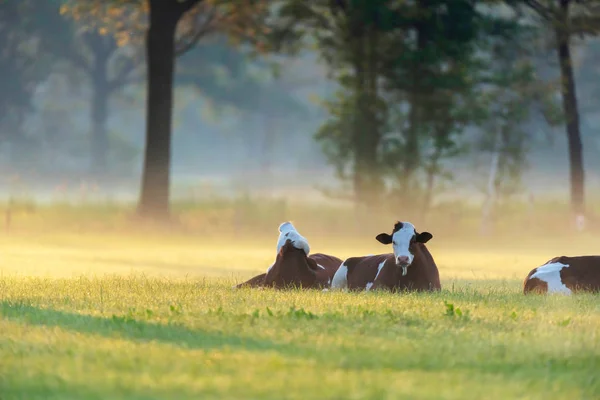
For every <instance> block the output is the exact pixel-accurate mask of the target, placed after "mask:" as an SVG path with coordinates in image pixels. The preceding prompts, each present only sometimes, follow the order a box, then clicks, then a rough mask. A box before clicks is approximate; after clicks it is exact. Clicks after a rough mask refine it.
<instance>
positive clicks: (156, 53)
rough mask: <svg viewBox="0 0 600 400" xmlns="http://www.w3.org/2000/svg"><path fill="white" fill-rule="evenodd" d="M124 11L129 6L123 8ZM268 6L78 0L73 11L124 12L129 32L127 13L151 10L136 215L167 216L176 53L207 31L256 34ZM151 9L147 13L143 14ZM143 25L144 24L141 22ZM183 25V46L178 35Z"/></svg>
mask: <svg viewBox="0 0 600 400" xmlns="http://www.w3.org/2000/svg"><path fill="white" fill-rule="evenodd" d="M123 10H125V11H123ZM264 10H265V4H264V2H262V1H253V0H244V1H227V0H221V1H219V0H148V1H143V0H132V1H126V0H121V1H119V0H112V1H110V2H109V3H106V2H102V1H100V0H93V1H85V2H83V1H78V2H76V3H75V4H73V6H72V8H71V13H74V14H84V15H89V14H96V15H97V14H100V16H101V17H100V18H101V19H106V18H108V19H109V20H110V19H111V18H110V17H111V16H113V17H114V16H116V17H121V18H120V19H119V22H120V25H119V24H117V25H118V26H117V27H116V30H117V33H121V34H122V33H123V32H126V31H127V29H126V28H124V27H126V24H125V23H123V22H122V21H123V15H125V16H126V17H127V19H131V14H136V15H138V14H140V15H147V19H146V20H145V21H144V22H145V23H147V28H146V29H145V31H146V33H145V47H146V62H147V72H148V76H147V105H146V143H145V151H144V166H143V172H142V182H141V190H140V199H139V203H138V214H139V215H140V216H142V217H156V218H160V219H163V218H168V217H169V214H170V213H169V191H170V166H171V133H172V110H173V79H174V67H175V56H176V55H177V54H182V53H184V52H186V51H188V50H189V49H191V48H192V47H193V46H194V44H195V43H196V42H197V41H198V40H199V39H201V38H202V37H205V36H206V35H208V34H211V33H215V32H220V33H222V34H229V35H232V36H235V37H238V38H239V37H252V36H254V34H255V33H256V32H257V29H256V28H257V26H259V25H256V24H255V22H256V21H257V20H259V19H260V17H261V16H262V15H263V11H264ZM145 13H147V14H145ZM142 25H144V23H143V24H142ZM178 27H180V41H178V44H179V45H180V46H179V47H178V46H177V44H176V34H177V30H178Z"/></svg>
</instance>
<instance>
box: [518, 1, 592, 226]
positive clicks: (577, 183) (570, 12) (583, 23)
mask: <svg viewBox="0 0 600 400" xmlns="http://www.w3.org/2000/svg"><path fill="white" fill-rule="evenodd" d="M524 3H525V4H526V5H527V6H528V7H529V8H530V10H532V11H533V12H534V13H536V14H537V15H538V16H539V17H540V18H541V19H542V21H543V22H544V23H546V24H548V27H549V28H550V29H551V31H552V32H553V34H554V38H555V46H556V54H557V57H558V62H559V65H560V73H561V94H562V101H563V110H564V114H565V118H566V134H567V141H568V146H569V168H570V178H571V179H570V180H571V188H570V195H571V211H572V212H573V214H574V215H575V216H576V218H578V219H580V218H583V216H584V215H585V174H584V161H583V144H582V140H581V131H580V121H579V108H578V105H577V92H576V85H575V77H574V73H573V65H572V57H571V48H572V42H573V38H574V37H575V36H582V37H583V36H595V35H598V34H600V7H599V6H598V3H597V2H596V1H586V0H524Z"/></svg>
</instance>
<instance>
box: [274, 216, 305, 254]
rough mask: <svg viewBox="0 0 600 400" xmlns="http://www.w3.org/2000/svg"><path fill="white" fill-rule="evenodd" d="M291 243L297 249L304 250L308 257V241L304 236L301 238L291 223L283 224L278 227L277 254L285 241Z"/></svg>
mask: <svg viewBox="0 0 600 400" xmlns="http://www.w3.org/2000/svg"><path fill="white" fill-rule="evenodd" d="M288 239H289V240H291V241H292V245H293V246H294V247H295V248H297V249H299V250H304V253H306V255H307V256H308V255H309V254H310V246H309V245H308V240H306V238H305V237H304V236H302V235H301V234H300V233H298V231H297V230H296V228H295V227H294V225H292V223H291V222H284V223H283V224H281V225H279V239H278V240H277V254H279V250H281V248H282V247H283V245H284V244H285V242H286V241H287V240H288Z"/></svg>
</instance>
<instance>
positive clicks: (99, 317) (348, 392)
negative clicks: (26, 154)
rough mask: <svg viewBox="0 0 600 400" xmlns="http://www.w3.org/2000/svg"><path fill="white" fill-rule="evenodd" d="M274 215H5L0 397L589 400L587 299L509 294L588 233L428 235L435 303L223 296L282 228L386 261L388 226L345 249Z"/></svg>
mask: <svg viewBox="0 0 600 400" xmlns="http://www.w3.org/2000/svg"><path fill="white" fill-rule="evenodd" d="M271 208H273V207H271ZM291 210H292V211H290V212H289V213H288V214H285V213H283V214H276V215H274V216H273V217H272V218H271V219H267V221H266V222H264V224H261V225H259V224H258V223H257V224H255V225H254V226H253V225H252V224H251V223H250V222H249V220H248V218H255V219H256V220H257V221H259V220H260V221H264V220H265V217H264V214H261V213H260V212H258V211H256V210H254V211H248V210H247V212H242V213H237V214H235V215H238V218H237V219H234V220H232V221H233V222H232V225H231V226H230V225H228V224H224V223H223V220H224V217H223V215H225V214H227V215H229V214H231V212H230V211H231V210H229V211H228V210H226V209H224V208H223V207H221V208H219V207H206V208H204V209H202V210H195V211H194V210H192V209H191V208H186V207H182V208H181V209H180V210H179V214H180V215H181V216H182V217H181V220H182V221H184V223H182V224H180V225H177V226H174V227H154V226H148V225H144V224H142V223H141V222H138V221H135V220H131V219H129V218H128V217H127V216H126V215H127V212H126V211H123V210H120V209H118V208H116V207H112V206H111V207H108V206H106V207H101V208H96V209H90V208H78V207H70V206H64V207H53V208H49V209H42V208H39V209H36V210H34V211H31V210H29V211H22V210H21V211H19V212H15V213H14V214H13V215H12V216H11V222H10V224H7V226H6V227H5V228H6V229H5V230H4V232H2V233H1V234H0V360H1V361H0V399H2V400H8V399H188V398H190V399H192V398H193V399H197V398H201V399H213V398H214V399H436V400H437V399H461V400H463V399H484V398H485V399H544V400H550V399H570V400H574V399H598V398H600V375H599V374H598V370H599V369H600V302H599V301H598V297H597V296H594V295H577V296H573V297H564V296H527V297H525V296H523V295H522V293H521V284H522V280H523V278H524V277H525V275H526V274H527V272H528V271H529V270H530V269H531V268H534V267H535V266H537V265H539V264H540V263H543V262H545V261H547V260H548V259H550V258H551V257H553V256H555V255H561V254H568V255H571V254H594V253H595V252H596V249H597V243H598V237H597V236H596V235H594V234H593V233H589V234H581V235H577V236H573V235H571V236H567V235H566V234H564V233H563V234H556V235H546V236H543V235H539V234H534V233H532V232H533V230H532V229H533V228H532V227H531V226H528V227H527V228H528V229H526V230H525V231H524V232H522V233H521V234H519V232H518V230H515V233H512V234H504V235H499V236H496V237H487V238H482V237H479V236H478V234H477V233H475V232H472V233H473V234H472V235H470V236H469V235H467V234H466V233H464V232H468V231H469V229H470V228H469V227H466V228H465V227H463V228H461V229H462V231H461V232H462V233H464V234H461V235H457V232H456V229H457V228H456V225H455V226H447V224H446V225H445V226H442V225H439V226H433V227H432V228H429V227H428V229H427V230H429V231H431V232H432V233H433V234H434V239H432V241H431V242H430V244H429V245H428V247H429V248H430V249H431V252H432V253H433V255H434V257H435V258H436V261H437V264H438V267H439V269H440V275H441V278H442V285H443V290H442V291H441V292H440V293H435V294H414V293H413V294H390V293H377V292H369V293H339V292H325V293H323V292H319V291H304V292H302V291H274V290H252V289H243V290H233V289H232V288H231V286H232V285H233V284H235V283H237V282H240V281H242V280H244V279H247V278H249V277H251V276H253V275H254V274H256V273H260V272H263V271H264V270H265V268H266V267H267V266H268V265H269V264H270V263H271V262H272V260H273V258H274V249H275V243H276V239H277V223H276V221H279V222H281V221H280V220H281V219H282V218H285V219H292V220H293V221H294V222H295V223H296V226H297V227H298V229H300V230H301V232H303V234H304V233H305V234H306V236H307V237H308V238H309V240H310V241H311V244H312V251H313V252H327V253H331V254H335V255H337V256H339V257H342V258H343V257H347V256H350V255H356V254H369V253H378V252H384V251H387V249H386V248H385V247H383V246H382V245H380V244H379V243H377V242H376V241H375V240H374V239H373V237H372V236H374V235H372V234H371V233H374V234H376V233H379V231H378V230H377V231H376V230H375V229H383V230H387V229H388V228H391V224H390V223H387V224H385V223H383V222H378V221H374V222H373V223H374V225H376V224H380V225H379V226H376V227H374V228H372V230H373V232H370V231H369V230H367V232H366V233H365V235H364V236H360V235H356V234H354V233H353V231H352V230H351V228H349V227H348V226H345V227H344V223H343V222H339V218H343V217H341V216H339V215H335V214H332V213H327V212H324V213H323V214H322V215H317V216H315V215H313V214H311V213H310V212H309V211H307V210H304V211H302V210H300V209H299V208H298V207H292V208H291ZM302 213H304V214H302ZM240 215H242V216H244V215H245V217H244V218H247V219H246V220H243V223H242V224H240V223H239V218H240V217H239V216H240ZM309 215H310V216H311V217H310V218H309ZM347 217H348V218H349V216H347ZM311 218H312V219H311ZM327 219H330V220H332V221H337V225H335V226H334V228H332V230H331V231H332V232H335V234H328V231H327V227H326V226H324V224H322V223H321V224H320V223H319V222H318V221H326V220H327ZM236 221H237V222H238V223H237V225H236V223H235V222H236ZM555 221H556V219H555ZM211 224H212V225H211ZM9 225H10V226H9ZM346 225H348V224H346ZM388 225H390V226H388ZM207 226H208V227H210V229H206V228H205V227H207ZM232 226H233V227H232ZM197 227H204V228H203V229H200V228H197ZM539 227H541V228H540V229H543V223H542V222H540V224H539ZM303 228H304V229H303ZM530 228H531V229H530ZM369 229H371V228H369ZM557 231H560V230H558V229H557Z"/></svg>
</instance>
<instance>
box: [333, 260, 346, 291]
mask: <svg viewBox="0 0 600 400" xmlns="http://www.w3.org/2000/svg"><path fill="white" fill-rule="evenodd" d="M347 287H348V267H347V266H346V265H345V264H344V263H342V265H340V267H339V268H338V270H337V271H335V275H333V281H331V288H332V289H346V288H347Z"/></svg>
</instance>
